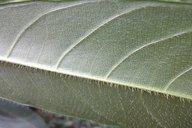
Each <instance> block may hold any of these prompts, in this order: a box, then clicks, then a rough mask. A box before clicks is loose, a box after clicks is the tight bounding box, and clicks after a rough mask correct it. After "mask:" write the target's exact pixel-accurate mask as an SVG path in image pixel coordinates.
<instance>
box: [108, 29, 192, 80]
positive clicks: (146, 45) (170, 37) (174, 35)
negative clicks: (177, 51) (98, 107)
mask: <svg viewBox="0 0 192 128" xmlns="http://www.w3.org/2000/svg"><path fill="white" fill-rule="evenodd" d="M190 32H192V29H191V28H190V29H187V30H185V31H181V32H177V33H175V34H173V35H168V36H166V37H163V38H161V39H159V40H155V41H152V42H150V43H147V44H144V45H142V46H140V47H139V48H136V49H135V50H133V51H132V52H129V53H127V54H126V55H125V56H123V57H122V58H121V59H120V60H119V61H118V62H117V63H115V64H114V65H113V66H112V67H111V69H110V70H109V71H108V72H107V73H106V76H105V79H107V78H109V77H110V75H111V74H112V73H113V72H114V71H115V69H117V67H118V66H119V65H121V64H122V63H123V62H124V61H125V60H126V59H128V58H129V57H130V56H132V55H133V54H135V53H136V52H138V51H140V50H142V49H144V48H146V47H148V46H151V45H153V44H157V43H159V42H162V41H165V40H168V39H172V38H174V37H176V36H181V35H183V34H187V33H190Z"/></svg>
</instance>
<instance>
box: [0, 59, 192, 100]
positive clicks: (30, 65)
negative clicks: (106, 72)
mask: <svg viewBox="0 0 192 128" xmlns="http://www.w3.org/2000/svg"><path fill="white" fill-rule="evenodd" d="M0 63H9V64H13V65H17V66H25V67H27V68H31V69H37V70H43V71H45V72H53V73H58V74H63V75H69V76H73V77H78V78H84V79H90V80H94V81H100V82H104V83H107V86H110V85H111V86H113V85H114V86H125V87H130V88H135V89H140V90H142V91H146V92H150V93H151V92H152V93H160V94H164V95H170V96H174V97H179V98H183V99H188V100H192V97H191V95H185V96H184V95H180V93H176V92H170V91H169V92H165V91H164V90H163V89H162V90H160V89H158V88H151V87H146V86H145V85H142V86H141V85H140V86H139V85H136V84H131V83H127V82H121V81H118V82H116V81H113V80H106V79H103V78H101V77H97V76H88V75H85V74H80V73H74V72H71V71H67V70H62V69H61V70H59V69H54V68H51V67H50V66H46V65H41V64H34V63H29V62H23V61H19V60H16V59H10V58H9V59H7V58H4V57H1V56H0ZM13 68H14V67H13Z"/></svg>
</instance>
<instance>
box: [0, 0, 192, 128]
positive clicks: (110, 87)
mask: <svg viewBox="0 0 192 128" xmlns="http://www.w3.org/2000/svg"><path fill="white" fill-rule="evenodd" d="M0 28H1V29H0V61H1V62H2V63H1V64H0V79H1V81H0V82H1V83H0V85H1V90H0V96H1V97H2V98H6V99H9V100H13V101H16V102H20V103H23V104H29V105H33V106H37V107H41V108H44V109H47V110H49V111H53V112H57V113H64V114H67V115H72V116H78V117H81V118H87V119H91V120H96V121H99V122H102V123H107V124H111V125H118V126H121V127H128V126H134V127H144V126H146V127H149V126H150V127H175V126H179V127H190V126H191V124H192V122H191V118H192V115H191V111H192V109H191V103H190V102H188V101H186V100H185V102H182V101H180V100H179V98H176V97H180V98H183V99H188V100H189V101H190V100H191V99H192V79H191V78H192V6H191V5H187V4H178V3H177V4H176V3H167V2H149V1H148V2H147V1H146V2H145V1H120V0H119V1H107V0H103V1H97V0H94V1H73V2H59V3H57V2H56V3H54V2H26V3H18V4H7V5H3V4H2V5H1V7H0ZM18 67H21V68H18ZM131 89H133V91H132V90H131ZM143 90H144V92H143V93H142V91H143ZM146 91H149V92H152V94H148V93H146ZM155 94H158V95H155ZM163 95H169V96H168V97H169V99H167V98H166V97H165V96H163ZM170 96H174V97H173V98H172V97H170ZM146 122H148V123H146Z"/></svg>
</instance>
